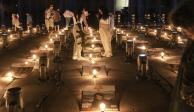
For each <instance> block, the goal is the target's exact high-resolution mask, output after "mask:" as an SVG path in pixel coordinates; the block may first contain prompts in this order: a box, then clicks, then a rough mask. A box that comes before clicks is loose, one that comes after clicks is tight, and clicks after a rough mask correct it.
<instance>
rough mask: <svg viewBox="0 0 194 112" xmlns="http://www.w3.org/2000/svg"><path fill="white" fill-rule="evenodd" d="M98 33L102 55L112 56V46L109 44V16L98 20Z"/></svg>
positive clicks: (110, 37) (110, 35)
mask: <svg viewBox="0 0 194 112" xmlns="http://www.w3.org/2000/svg"><path fill="white" fill-rule="evenodd" d="M99 33H100V38H101V41H102V45H103V48H104V51H105V52H104V54H103V56H105V57H111V56H112V46H111V40H112V34H111V24H110V18H108V19H106V20H104V19H101V20H100V23H99Z"/></svg>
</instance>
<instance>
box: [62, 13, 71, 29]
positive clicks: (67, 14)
mask: <svg viewBox="0 0 194 112" xmlns="http://www.w3.org/2000/svg"><path fill="white" fill-rule="evenodd" d="M63 16H64V17H65V24H66V29H68V27H69V26H70V22H71V19H72V18H73V17H74V13H73V12H71V11H70V10H65V12H64V13H63Z"/></svg>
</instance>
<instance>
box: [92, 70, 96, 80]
mask: <svg viewBox="0 0 194 112" xmlns="http://www.w3.org/2000/svg"><path fill="white" fill-rule="evenodd" d="M96 74H97V70H96V69H93V70H92V75H93V77H94V78H96Z"/></svg>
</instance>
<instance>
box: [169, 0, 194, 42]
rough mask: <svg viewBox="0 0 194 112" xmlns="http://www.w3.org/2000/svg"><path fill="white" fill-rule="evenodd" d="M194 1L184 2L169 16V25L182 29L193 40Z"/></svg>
mask: <svg viewBox="0 0 194 112" xmlns="http://www.w3.org/2000/svg"><path fill="white" fill-rule="evenodd" d="M193 4H194V0H185V1H184V2H182V3H181V4H180V5H179V6H178V7H177V8H176V9H175V10H174V11H172V13H171V15H170V19H171V23H172V24H173V25H175V26H177V27H178V26H179V27H182V28H183V29H184V30H185V32H186V33H187V34H188V37H190V38H192V39H193V40H194V6H193Z"/></svg>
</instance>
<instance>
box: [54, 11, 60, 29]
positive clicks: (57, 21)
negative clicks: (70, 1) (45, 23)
mask: <svg viewBox="0 0 194 112" xmlns="http://www.w3.org/2000/svg"><path fill="white" fill-rule="evenodd" d="M54 24H55V29H58V30H59V29H60V25H61V15H60V10H59V9H57V10H56V11H55V12H54Z"/></svg>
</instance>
